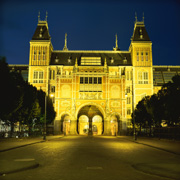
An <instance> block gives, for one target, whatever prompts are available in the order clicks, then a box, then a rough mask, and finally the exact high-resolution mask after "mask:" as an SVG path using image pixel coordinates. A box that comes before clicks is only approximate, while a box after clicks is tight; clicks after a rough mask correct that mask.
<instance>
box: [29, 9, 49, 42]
mask: <svg viewBox="0 0 180 180" xmlns="http://www.w3.org/2000/svg"><path fill="white" fill-rule="evenodd" d="M32 40H51V36H50V35H49V29H48V23H47V12H46V18H45V20H43V21H42V20H40V13H39V15H38V25H37V28H36V31H35V33H34V35H33V37H32Z"/></svg>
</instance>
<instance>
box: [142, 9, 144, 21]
mask: <svg viewBox="0 0 180 180" xmlns="http://www.w3.org/2000/svg"><path fill="white" fill-rule="evenodd" d="M142 22H143V23H144V12H143V17H142Z"/></svg>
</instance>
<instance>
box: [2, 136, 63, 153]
mask: <svg viewBox="0 0 180 180" xmlns="http://www.w3.org/2000/svg"><path fill="white" fill-rule="evenodd" d="M63 137H64V136H62V137H58V138H52V139H49V140H48V139H47V140H42V141H37V142H33V143H29V144H23V145H20V146H15V147H12V148H8V149H3V150H0V153H1V152H6V151H10V150H13V149H17V148H21V147H25V146H30V145H33V144H38V143H43V142H46V141H51V140H54V139H59V138H63Z"/></svg>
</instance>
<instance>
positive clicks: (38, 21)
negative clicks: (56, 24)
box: [38, 11, 40, 22]
mask: <svg viewBox="0 0 180 180" xmlns="http://www.w3.org/2000/svg"><path fill="white" fill-rule="evenodd" d="M39 21H40V11H39V14H38V22H39Z"/></svg>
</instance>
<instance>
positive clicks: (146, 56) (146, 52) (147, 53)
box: [146, 52, 148, 61]
mask: <svg viewBox="0 0 180 180" xmlns="http://www.w3.org/2000/svg"><path fill="white" fill-rule="evenodd" d="M146 61H148V52H146Z"/></svg>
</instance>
